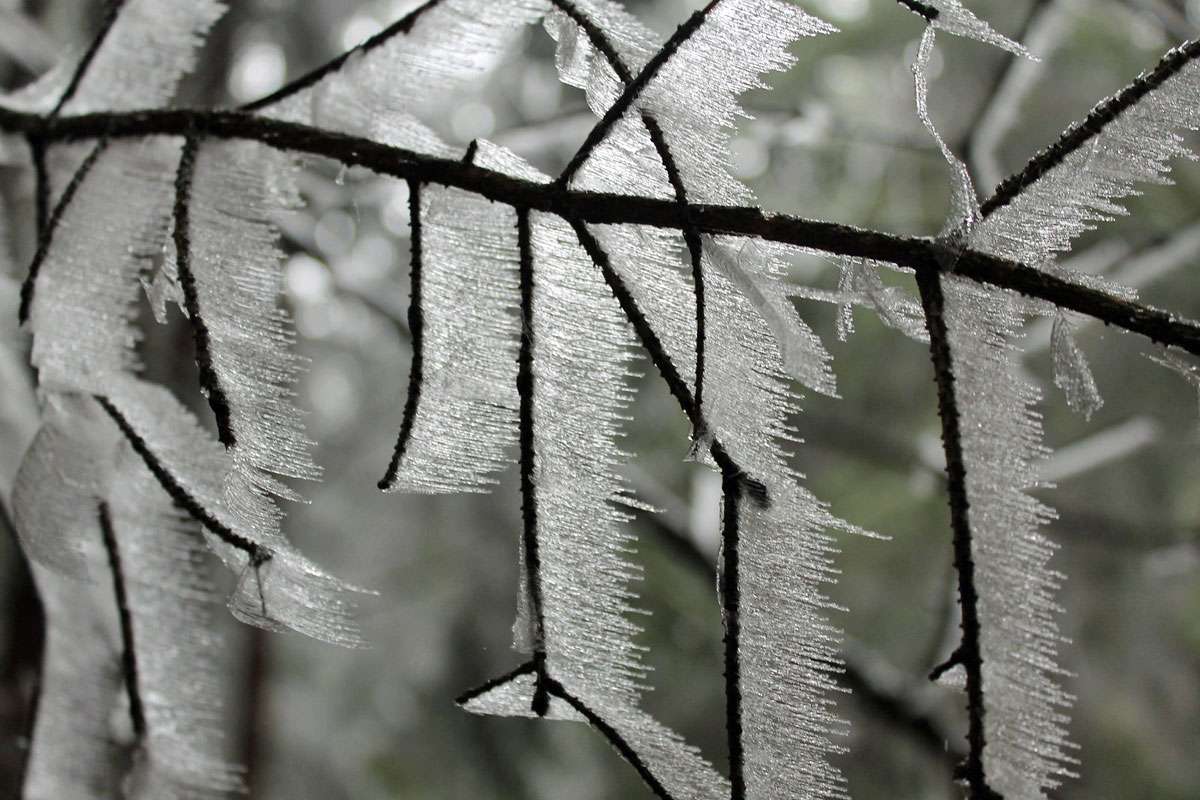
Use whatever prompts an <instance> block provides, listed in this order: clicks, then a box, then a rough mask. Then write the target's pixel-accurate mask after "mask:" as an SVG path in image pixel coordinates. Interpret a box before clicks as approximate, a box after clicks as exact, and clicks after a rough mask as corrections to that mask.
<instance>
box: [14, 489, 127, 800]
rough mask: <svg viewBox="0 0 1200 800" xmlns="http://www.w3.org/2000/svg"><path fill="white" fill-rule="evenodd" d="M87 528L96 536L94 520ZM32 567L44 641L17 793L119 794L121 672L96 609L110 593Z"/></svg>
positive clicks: (41, 798)
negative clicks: (30, 733) (21, 782)
mask: <svg viewBox="0 0 1200 800" xmlns="http://www.w3.org/2000/svg"><path fill="white" fill-rule="evenodd" d="M93 508H94V507H93ZM91 533H93V534H94V535H95V538H96V540H97V541H99V536H100V531H99V527H98V526H97V527H94V528H93V529H92V531H91ZM32 570H33V578H34V582H35V583H36V585H37V589H38V595H39V596H40V597H41V600H42V606H43V608H44V609H45V613H46V644H45V651H44V652H43V655H42V674H41V683H40V692H39V696H38V714H37V720H36V722H35V723H34V727H33V739H32V742H31V743H30V749H29V762H28V765H27V767H26V774H25V786H24V794H23V795H22V797H24V798H25V800H93V799H94V798H97V797H119V796H120V791H119V789H118V787H119V785H120V780H121V774H120V770H119V768H118V764H120V762H121V758H122V755H123V751H124V747H123V746H122V743H121V742H120V741H118V738H117V735H116V733H115V732H114V730H113V728H112V717H113V716H114V714H116V713H117V710H118V707H119V706H118V703H119V702H120V699H121V674H120V671H119V669H118V664H117V659H116V657H115V650H114V648H113V642H112V639H111V638H110V636H109V632H108V630H107V626H108V620H107V619H106V618H105V617H104V614H103V613H102V609H104V608H105V603H106V602H107V603H111V600H105V599H103V598H101V597H99V596H98V592H97V591H96V589H95V587H93V586H92V585H89V584H86V583H82V582H80V581H77V580H73V579H71V578H67V577H64V576H63V575H61V574H60V573H58V572H55V571H53V570H51V569H48V568H46V567H43V566H41V565H40V564H34V565H33V566H32Z"/></svg>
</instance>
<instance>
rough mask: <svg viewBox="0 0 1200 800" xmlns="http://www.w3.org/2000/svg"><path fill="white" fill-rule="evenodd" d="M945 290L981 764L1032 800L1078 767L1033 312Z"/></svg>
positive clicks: (966, 287)
mask: <svg viewBox="0 0 1200 800" xmlns="http://www.w3.org/2000/svg"><path fill="white" fill-rule="evenodd" d="M933 40H934V28H933V27H932V26H931V27H928V28H927V29H926V31H925V35H924V37H923V39H922V42H921V48H920V50H919V52H918V57H917V62H916V64H915V65H914V67H913V72H914V75H915V78H916V93H917V108H918V114H919V115H920V117H921V120H922V122H923V123H924V124H925V125H926V127H927V128H928V129H929V130H930V133H931V134H932V135H933V136H934V137H935V138H936V139H937V141H938V142H939V143H940V142H941V138H940V136H938V135H937V131H936V128H935V127H934V125H933V122H932V120H931V119H930V118H929V115H928V112H927V110H926V102H925V95H926V92H927V89H928V86H927V83H926V78H925V68H926V64H927V61H928V58H929V54H930V51H931V49H932V47H933ZM942 151H943V153H944V154H945V156H946V159H947V162H948V163H949V165H950V167H951V169H952V172H953V173H954V175H955V181H956V183H957V186H956V192H955V199H956V206H955V208H954V212H953V214H952V216H951V218H950V220H948V222H947V230H946V232H945V233H944V234H943V237H942V238H943V241H944V242H945V244H946V246H947V258H950V259H953V257H954V251H955V249H956V248H957V247H960V246H963V245H966V246H970V247H982V245H981V243H980V236H981V235H980V233H979V231H980V229H981V227H982V226H983V224H982V223H981V224H977V223H976V220H977V219H978V217H979V211H978V207H977V206H976V205H975V195H974V189H973V188H972V187H971V185H970V179H969V177H968V176H967V173H966V170H965V168H964V167H963V165H962V163H961V162H960V161H958V159H957V158H956V157H955V156H954V155H953V154H952V153H951V152H950V151H949V150H948V148H946V147H945V146H944V145H942ZM964 201H965V203H966V205H964V204H963V203H964ZM997 255H1001V256H1004V257H1008V258H1014V259H1016V258H1019V257H1020V256H1019V254H1017V253H1013V252H1007V251H1001V252H997ZM1034 263H1038V262H1034ZM941 280H942V285H943V290H944V294H945V298H946V326H947V334H948V339H949V347H950V352H951V357H952V365H953V370H954V387H955V396H956V399H957V404H958V412H959V415H960V418H961V422H960V429H961V430H962V449H963V459H964V462H965V466H966V474H967V480H966V493H967V499H968V501H969V504H970V511H969V515H970V517H969V519H970V526H971V543H972V556H973V558H974V560H975V564H976V572H975V575H976V589H977V591H978V594H979V606H978V612H979V619H980V626H979V627H980V642H979V645H980V652H981V656H982V662H983V664H982V679H983V687H984V692H985V696H986V702H987V709H986V711H987V713H986V716H985V717H984V734H985V740H986V743H987V746H986V750H985V751H984V765H985V769H986V774H987V778H988V783H989V785H990V786H991V787H992V788H993V789H995V790H996V791H997V792H999V794H1000V795H1002V796H1003V797H1005V798H1007V800H1035V798H1045V797H1046V796H1047V795H1046V792H1047V791H1050V790H1052V789H1054V788H1055V787H1057V786H1058V785H1059V783H1060V778H1062V777H1066V776H1071V775H1072V773H1071V772H1070V769H1069V768H1070V765H1072V764H1073V763H1075V760H1074V758H1073V757H1072V756H1071V754H1070V751H1071V750H1072V749H1073V747H1074V745H1072V744H1071V743H1070V741H1069V740H1068V739H1067V725H1068V722H1069V717H1068V712H1069V710H1070V707H1071V704H1072V700H1073V698H1072V697H1071V696H1070V695H1069V694H1067V693H1066V692H1064V691H1063V689H1062V688H1061V687H1060V685H1059V681H1060V680H1061V678H1062V677H1063V674H1064V673H1063V670H1062V669H1061V668H1060V667H1059V666H1058V665H1057V651H1058V647H1059V644H1060V643H1061V641H1062V637H1061V636H1060V634H1059V631H1058V622H1057V617H1058V614H1059V613H1060V611H1061V609H1060V608H1059V607H1058V606H1057V605H1056V603H1055V600H1054V597H1055V594H1056V593H1057V590H1058V588H1059V584H1060V581H1061V579H1062V576H1061V575H1060V574H1059V573H1057V572H1054V571H1052V570H1051V569H1050V568H1049V561H1050V558H1051V556H1052V555H1053V553H1054V551H1055V549H1056V548H1055V546H1054V544H1053V543H1052V542H1050V540H1048V539H1047V538H1046V537H1045V536H1043V535H1042V534H1041V532H1040V528H1041V526H1042V525H1044V524H1045V523H1046V522H1048V521H1049V520H1051V519H1052V518H1053V517H1054V512H1053V511H1052V510H1051V509H1050V508H1048V507H1046V506H1044V505H1043V504H1042V503H1040V502H1039V501H1037V500H1036V499H1034V498H1033V497H1031V496H1030V495H1029V494H1028V492H1029V491H1030V490H1032V489H1035V488H1038V487H1039V486H1041V482H1040V479H1039V475H1038V473H1039V469H1040V464H1041V463H1042V462H1043V461H1044V460H1045V458H1046V457H1047V456H1048V454H1049V451H1048V450H1047V449H1046V448H1045V446H1044V445H1042V443H1041V442H1042V426H1041V418H1040V416H1039V415H1038V414H1037V412H1036V411H1035V407H1036V405H1037V403H1038V402H1040V400H1041V393H1040V392H1039V391H1038V389H1037V388H1036V387H1035V386H1034V385H1033V384H1031V383H1030V382H1029V380H1028V379H1027V378H1026V377H1025V375H1024V372H1023V370H1022V369H1021V364H1020V358H1021V350H1020V347H1019V345H1018V340H1019V337H1020V335H1021V333H1022V331H1023V327H1024V323H1025V320H1026V317H1027V313H1026V312H1027V310H1028V304H1027V303H1025V301H1024V300H1022V299H1021V298H1019V297H1017V296H1015V295H1011V294H1008V293H1004V292H998V291H996V290H994V289H988V288H985V287H981V286H979V285H976V284H974V283H972V282H970V281H966V280H962V279H959V278H955V277H954V276H952V275H947V276H945V277H943V278H942V279H941Z"/></svg>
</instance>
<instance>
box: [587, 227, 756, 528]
mask: <svg viewBox="0 0 1200 800" xmlns="http://www.w3.org/2000/svg"><path fill="white" fill-rule="evenodd" d="M568 221H569V222H570V223H571V226H572V227H573V228H574V229H575V235H576V237H577V238H578V239H579V243H580V244H581V245H583V249H584V250H585V251H586V252H587V254H588V256H590V257H591V259H592V261H593V263H595V265H596V267H597V268H598V269H599V270H600V274H601V275H602V276H603V278H604V282H605V283H606V284H608V288H609V290H610V291H611V292H612V293H613V296H614V297H615V298H616V299H617V303H618V304H619V305H620V306H621V310H622V311H623V312H624V314H625V318H626V319H627V320H629V324H630V325H632V326H633V330H634V333H636V334H637V337H638V340H639V341H640V342H641V343H642V347H644V348H646V353H647V354H648V355H649V356H650V360H651V362H653V364H654V366H655V367H657V368H658V371H659V374H661V375H662V377H663V380H664V381H666V384H667V389H668V390H669V391H670V392H671V395H672V396H673V397H674V398H675V400H676V402H677V403H678V404H679V407H680V408H681V409H682V410H683V413H684V414H686V415H687V418H688V421H689V422H691V423H692V427H693V428H694V429H696V430H706V429H707V427H708V426H707V423H706V422H705V421H704V415H703V413H702V412H701V410H700V407H699V406H698V405H697V404H696V400H695V397H694V396H693V395H692V390H691V389H689V388H688V385H687V382H686V381H684V379H683V376H682V375H680V374H679V370H678V368H676V366H675V362H674V361H672V360H671V356H670V355H669V354H668V353H667V351H666V349H664V348H663V346H662V341H661V340H660V339H659V338H658V334H657V333H655V331H654V327H653V326H652V325H651V324H650V321H649V320H648V319H646V315H645V314H644V313H642V310H641V308H639V307H638V304H637V301H636V300H635V299H634V297H633V294H632V293H631V292H630V291H629V287H628V286H626V285H625V281H624V279H622V278H621V276H620V275H619V274H618V273H617V271H616V270H615V269H614V268H613V265H612V261H611V260H610V259H609V257H608V253H607V252H605V250H604V247H603V246H602V245H601V244H600V242H599V241H598V240H597V239H596V237H595V236H593V235H592V233H591V231H589V230H588V229H587V226H586V225H585V224H584V223H583V222H582V221H580V220H577V219H571V218H568ZM709 452H710V454H711V455H712V457H713V461H714V462H715V463H716V465H717V467H718V468H720V470H721V474H722V475H724V474H727V473H728V474H733V475H737V476H738V478H739V480H741V481H742V482H743V483H745V484H746V488H747V490H748V491H749V492H750V494H751V496H752V497H754V498H755V499H756V500H758V501H759V502H761V503H764V504H765V503H767V502H768V501H769V498H770V495H769V493H768V490H767V487H765V486H764V485H763V484H762V483H761V482H759V481H758V480H756V479H755V478H753V477H752V476H750V475H747V474H746V472H745V471H743V470H742V468H741V467H739V466H738V465H737V462H735V461H734V460H733V458H732V457H731V456H730V455H729V452H728V451H727V450H726V449H725V446H724V445H723V444H721V442H720V440H719V439H717V438H716V437H715V436H710V437H709Z"/></svg>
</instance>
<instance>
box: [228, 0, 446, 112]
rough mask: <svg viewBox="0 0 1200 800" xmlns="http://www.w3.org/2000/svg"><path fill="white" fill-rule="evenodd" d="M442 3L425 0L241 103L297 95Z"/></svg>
mask: <svg viewBox="0 0 1200 800" xmlns="http://www.w3.org/2000/svg"><path fill="white" fill-rule="evenodd" d="M442 2H443V0H426V2H425V3H422V4H421V5H420V6H418V7H417V8H415V9H413V10H412V11H410V12H408V13H407V14H405V15H404V16H403V17H401V18H400V19H398V20H396V21H395V22H393V23H392V24H391V25H388V26H387V27H386V28H384V29H383V30H381V31H380V32H379V33H377V34H375V35H374V36H372V37H370V38H369V39H367V40H366V41H364V42H362V43H361V44H359V45H357V46H355V47H352V48H350V49H349V50H346V51H344V52H342V53H340V54H338V55H337V56H335V57H334V58H332V59H330V60H329V61H326V62H325V63H324V64H321V65H320V66H318V67H315V68H313V69H312V70H310V71H308V72H306V73H304V74H303V75H301V76H300V77H298V78H296V79H295V80H293V81H289V82H288V83H286V84H284V85H283V86H281V87H279V88H278V89H276V90H275V91H273V92H271V93H270V94H269V95H267V96H266V97H261V98H259V99H258V100H254V101H252V102H249V103H246V104H245V105H243V106H241V108H242V110H243V111H260V110H262V109H264V108H267V107H268V106H273V105H275V104H276V103H278V102H280V101H282V100H285V99H287V98H288V97H291V96H292V95H294V94H297V93H298V92H302V91H304V90H305V89H307V88H309V87H310V86H313V85H314V84H316V83H319V82H320V81H321V80H322V79H324V78H325V77H326V76H328V75H331V74H333V73H335V72H337V71H338V70H340V69H341V68H342V67H343V66H345V64H346V62H347V61H349V60H350V58H351V57H352V56H354V55H357V54H359V53H366V52H369V51H371V50H374V49H375V48H377V47H380V46H381V45H384V44H386V43H387V42H388V41H390V40H391V39H392V38H394V37H396V36H399V35H402V34H406V33H408V32H409V31H410V30H412V26H413V25H414V24H416V21H417V20H418V19H420V18H421V16H422V15H424V14H425V12H427V11H432V10H433V9H434V8H435V7H437V6H439V5H441V3H442Z"/></svg>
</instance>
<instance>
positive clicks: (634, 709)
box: [464, 214, 728, 800]
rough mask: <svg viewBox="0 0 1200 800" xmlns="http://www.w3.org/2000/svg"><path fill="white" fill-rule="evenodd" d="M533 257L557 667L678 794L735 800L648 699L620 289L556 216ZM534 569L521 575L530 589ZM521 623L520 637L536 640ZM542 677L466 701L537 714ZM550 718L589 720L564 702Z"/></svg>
mask: <svg viewBox="0 0 1200 800" xmlns="http://www.w3.org/2000/svg"><path fill="white" fill-rule="evenodd" d="M531 226H532V231H531V240H532V249H533V264H534V275H535V278H534V300H533V308H534V311H533V334H534V356H533V370H534V386H533V407H534V414H535V417H534V419H535V420H536V424H535V428H534V452H535V454H536V455H535V464H536V471H535V475H534V491H535V493H536V497H537V508H538V520H539V524H538V529H537V536H538V551H539V554H540V561H541V569H540V572H539V574H538V580H539V583H540V587H541V597H542V613H543V619H544V638H543V642H542V644H543V647H544V648H545V652H546V670H547V673H548V674H549V675H550V676H551V677H552V678H553V679H555V680H557V681H559V682H560V683H561V684H562V685H563V687H564V688H565V689H566V691H567V692H569V693H570V694H571V695H572V696H573V697H575V698H577V699H578V700H579V701H581V702H582V703H583V704H584V705H586V706H587V707H588V708H589V709H591V711H592V712H594V713H595V714H597V715H598V716H599V717H600V718H601V719H603V720H604V722H605V723H607V724H608V725H609V726H611V727H612V729H613V730H615V731H616V733H617V734H618V735H619V736H620V737H621V738H622V739H623V740H624V741H625V742H626V743H628V744H629V745H630V746H631V747H632V749H633V751H634V752H635V753H636V754H637V756H638V757H639V758H640V759H641V761H642V762H643V763H644V764H645V765H646V767H647V768H648V769H649V770H650V772H651V773H652V774H653V775H654V776H655V778H656V779H657V780H658V781H659V782H660V783H661V784H662V785H663V786H664V787H665V788H666V789H667V791H668V792H669V796H671V797H676V798H711V799H712V800H718V798H723V797H725V796H727V793H728V786H727V783H726V782H725V781H724V779H723V778H721V777H720V776H719V775H718V773H717V772H716V771H715V770H714V769H713V768H712V767H711V766H710V765H709V764H708V763H707V762H705V761H704V760H703V758H701V756H700V755H699V753H698V752H697V751H696V750H695V749H694V748H692V747H689V746H687V745H686V744H684V742H683V741H682V740H681V739H680V738H679V737H678V736H677V735H676V734H674V733H673V732H671V731H670V730H668V729H667V728H665V727H664V726H662V725H661V724H660V723H658V722H657V721H655V720H654V719H653V718H651V717H650V716H649V715H647V714H646V713H645V712H643V711H641V710H640V709H639V707H638V705H639V699H640V695H641V692H642V690H643V685H642V684H643V682H644V679H645V674H646V668H645V667H644V666H643V665H642V663H641V656H640V652H639V648H638V647H637V646H636V645H635V644H634V641H633V639H634V637H635V636H636V635H637V634H638V633H639V632H640V628H639V627H638V626H636V625H635V624H634V623H632V622H631V621H630V619H629V617H630V615H631V614H632V613H633V611H634V608H633V606H632V604H631V600H632V598H633V595H632V593H631V589H630V583H631V581H633V580H636V579H637V578H638V577H639V570H638V569H637V568H636V567H634V566H633V565H632V564H630V563H629V561H628V557H629V554H630V553H631V552H632V548H633V544H634V539H633V536H632V534H631V533H630V532H629V531H628V529H627V528H626V524H627V523H628V521H629V519H630V516H629V514H628V513H627V512H625V511H623V510H621V508H620V505H619V504H620V503H621V502H622V501H623V500H624V497H625V495H626V494H627V493H628V488H627V487H626V486H625V484H624V481H623V480H622V479H621V478H620V477H619V469H620V466H621V465H622V464H623V463H624V462H625V461H626V460H627V459H628V456H627V454H626V453H624V452H622V451H621V450H620V449H619V447H618V445H617V442H618V440H619V439H620V438H621V437H622V436H623V432H622V424H623V420H624V418H625V415H626V414H627V413H628V408H629V404H630V400H631V389H630V387H629V379H630V373H629V369H630V367H631V360H632V348H633V344H634V343H633V339H632V336H631V333H630V331H629V327H628V324H627V323H626V321H625V318H624V316H623V315H622V313H621V310H620V307H619V306H618V305H617V303H616V301H615V299H614V298H613V296H612V293H611V292H610V290H609V289H608V287H607V286H606V285H605V283H604V281H603V280H602V278H601V276H600V274H599V271H598V270H597V269H596V268H595V266H594V265H593V264H592V261H591V259H590V258H589V256H588V255H587V253H586V252H584V250H583V249H582V248H581V247H580V245H579V243H578V241H577V239H576V236H575V233H574V232H573V231H572V230H571V228H570V226H569V225H567V223H566V222H564V221H563V220H561V219H559V218H558V217H555V216H552V215H545V214H534V215H533V216H532V219H531ZM529 580H530V578H529V576H524V581H525V583H526V584H528V581H529ZM527 628H528V626H527V625H524V624H521V623H519V624H518V626H517V629H518V636H517V640H518V644H519V645H520V644H525V643H527V642H528V640H529V638H530V637H529V636H528V634H527V633H526V632H525V630H526V629H527ZM533 693H534V684H533V676H532V675H528V676H520V677H518V678H516V679H515V680H513V681H510V682H507V683H503V684H500V685H499V686H498V687H496V688H495V689H493V690H491V691H489V692H486V693H484V694H482V695H479V696H476V697H473V698H471V699H469V700H468V701H466V702H465V704H464V706H465V708H466V709H467V710H469V711H473V712H476V713H488V714H503V715H507V716H532V715H533V713H532V711H531V710H530V709H531V705H532V698H533ZM551 716H554V717H558V718H578V715H577V714H575V713H573V711H572V709H570V708H569V707H567V706H566V705H565V703H563V702H560V701H554V702H552V704H551Z"/></svg>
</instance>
